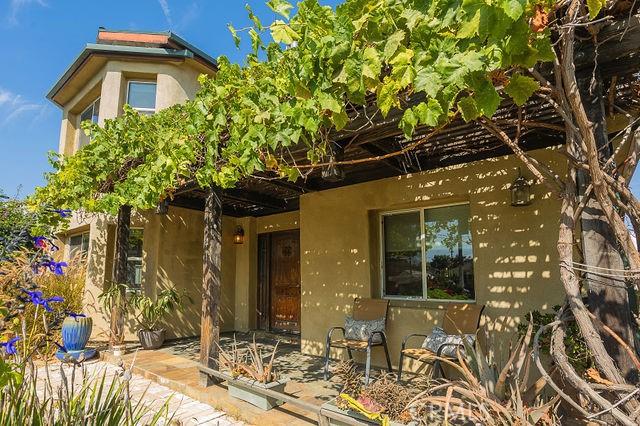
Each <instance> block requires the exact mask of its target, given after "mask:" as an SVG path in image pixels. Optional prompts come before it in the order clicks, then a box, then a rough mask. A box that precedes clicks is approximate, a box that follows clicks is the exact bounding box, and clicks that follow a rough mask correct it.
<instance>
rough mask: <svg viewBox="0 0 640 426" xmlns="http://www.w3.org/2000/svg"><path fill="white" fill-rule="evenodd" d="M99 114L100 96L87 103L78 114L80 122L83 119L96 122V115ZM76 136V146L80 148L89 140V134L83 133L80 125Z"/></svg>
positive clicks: (83, 120)
mask: <svg viewBox="0 0 640 426" xmlns="http://www.w3.org/2000/svg"><path fill="white" fill-rule="evenodd" d="M99 115H100V98H98V99H96V100H95V101H93V102H92V103H91V105H89V106H88V107H87V108H86V109H85V110H84V111H82V113H81V114H80V124H82V123H83V122H85V121H90V122H92V123H97V122H98V116H99ZM79 132H80V133H79V137H78V148H82V147H83V146H85V145H86V144H88V143H89V142H91V135H87V134H85V132H84V130H83V129H82V127H80V130H79Z"/></svg>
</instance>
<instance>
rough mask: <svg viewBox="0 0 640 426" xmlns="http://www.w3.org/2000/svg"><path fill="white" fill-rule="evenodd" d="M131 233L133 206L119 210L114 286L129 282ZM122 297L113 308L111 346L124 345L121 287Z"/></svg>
mask: <svg viewBox="0 0 640 426" xmlns="http://www.w3.org/2000/svg"><path fill="white" fill-rule="evenodd" d="M130 232H131V206H121V207H120V209H119V210H118V219H117V223H116V250H115V259H114V269H113V283H114V285H119V284H124V283H126V282H127V253H128V251H129V234H130ZM119 291H120V295H119V298H118V300H116V303H114V304H113V306H112V307H111V318H110V331H111V333H110V339H109V340H110V344H111V346H112V347H113V346H114V345H120V344H122V340H123V339H124V307H123V304H122V302H123V301H124V297H125V296H126V295H125V291H124V288H123V287H122V286H120V287H119Z"/></svg>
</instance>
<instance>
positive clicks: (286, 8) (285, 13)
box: [267, 0, 293, 19]
mask: <svg viewBox="0 0 640 426" xmlns="http://www.w3.org/2000/svg"><path fill="white" fill-rule="evenodd" d="M267 6H269V9H271V10H273V11H274V12H275V13H277V14H278V15H280V16H282V17H284V18H287V19H289V14H290V13H291V9H293V6H292V5H291V3H289V2H288V1H287V0H269V1H268V2H267Z"/></svg>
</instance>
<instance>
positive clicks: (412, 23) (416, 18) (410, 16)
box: [400, 9, 424, 31]
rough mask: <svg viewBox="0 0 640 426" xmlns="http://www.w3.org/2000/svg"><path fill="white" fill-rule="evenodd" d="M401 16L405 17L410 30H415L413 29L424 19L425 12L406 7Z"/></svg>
mask: <svg viewBox="0 0 640 426" xmlns="http://www.w3.org/2000/svg"><path fill="white" fill-rule="evenodd" d="M400 17H402V18H404V19H405V21H406V22H407V29H408V30H409V31H413V29H414V28H415V27H416V26H418V24H419V23H420V22H421V21H422V20H423V19H424V14H423V13H422V12H420V11H417V10H415V9H405V10H403V11H402V13H401V14H400Z"/></svg>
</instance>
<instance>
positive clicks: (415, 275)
mask: <svg viewBox="0 0 640 426" xmlns="http://www.w3.org/2000/svg"><path fill="white" fill-rule="evenodd" d="M382 270H383V273H382V277H383V295H384V296H385V297H389V298H408V299H418V300H425V299H437V300H475V292H474V283H473V249H472V245H471V231H470V227H469V205H468V204H461V205H455V206H447V207H437V208H430V209H420V210H411V211H401V212H388V213H384V214H383V215H382Z"/></svg>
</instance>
